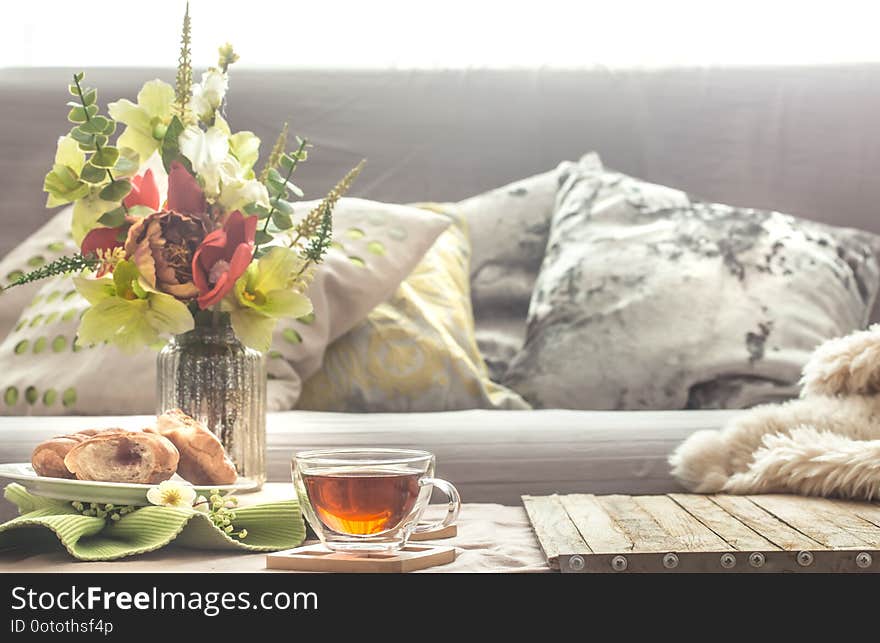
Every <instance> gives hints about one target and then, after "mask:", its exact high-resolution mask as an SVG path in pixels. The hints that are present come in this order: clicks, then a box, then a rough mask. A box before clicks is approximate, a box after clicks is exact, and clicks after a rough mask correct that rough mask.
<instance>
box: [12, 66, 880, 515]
mask: <svg viewBox="0 0 880 643" xmlns="http://www.w3.org/2000/svg"><path fill="white" fill-rule="evenodd" d="M71 71H72V70H64V69H45V70H19V69H7V70H0V113H2V114H4V115H5V116H4V117H3V119H2V121H0V150H2V153H0V186H2V190H3V194H4V196H5V200H4V206H3V210H2V212H0V218H2V225H3V234H2V236H0V252H6V251H8V250H9V249H10V248H12V247H14V246H15V245H16V244H17V243H19V242H20V241H21V240H22V239H23V238H24V237H26V236H27V235H28V234H29V233H30V232H32V231H33V230H34V229H36V228H37V227H38V226H39V225H41V224H42V223H43V222H45V221H46V220H47V218H48V217H49V213H48V212H46V211H45V210H44V209H43V208H42V204H43V201H44V195H43V194H42V193H41V185H42V177H43V175H44V173H45V172H46V170H47V169H48V167H49V165H50V163H51V159H52V154H53V151H54V137H55V135H57V134H61V133H63V132H64V131H65V128H66V122H65V120H64V116H65V108H64V103H65V101H66V100H67V94H66V92H67V90H66V85H67V82H68V78H69V76H70V73H71ZM86 71H87V73H88V76H89V82H90V83H92V84H94V85H95V86H97V87H98V88H99V98H100V100H101V102H102V103H103V102H105V101H106V100H107V99H109V98H115V97H118V96H129V97H132V98H133V95H134V94H135V92H136V90H137V88H138V87H139V85H140V83H142V82H143V81H144V80H146V79H148V78H151V77H155V76H159V77H162V78H164V79H166V80H168V81H171V80H172V79H173V71H172V70H170V69H163V70H106V69H105V70H98V71H94V72H92V71H90V70H86ZM231 83H232V88H233V89H234V91H233V92H232V93H231V94H230V103H229V106H228V117H229V119H230V121H232V122H233V124H234V126H235V127H236V128H237V129H252V130H253V131H255V132H256V133H257V134H258V135H259V136H260V137H261V138H263V140H264V141H270V140H272V139H273V138H274V136H275V133H276V129H277V127H278V125H279V124H280V123H281V122H283V121H284V120H289V121H290V123H291V127H292V130H293V131H295V132H297V133H299V134H301V135H308V136H309V137H310V138H311V139H312V140H313V141H314V142H315V145H316V148H315V151H314V154H313V155H312V157H311V158H310V160H309V162H308V163H307V164H306V165H305V166H304V167H303V168H302V171H301V174H300V177H299V183H300V184H301V185H303V186H305V187H306V189H307V191H308V192H310V193H311V194H312V195H317V194H320V193H322V191H324V190H326V189H327V188H328V187H329V186H330V185H331V183H332V182H333V181H334V180H335V179H336V178H337V177H338V176H341V175H342V174H343V173H344V172H345V171H346V170H347V169H348V168H349V167H351V166H352V165H354V164H355V163H356V162H357V160H359V159H360V158H361V157H368V158H369V160H370V163H369V166H368V169H367V171H366V172H365V174H364V175H363V177H362V178H361V180H360V181H359V182H358V184H357V186H356V188H355V190H354V191H353V195H354V196H362V197H367V198H373V199H377V200H384V201H392V202H410V201H424V200H436V201H449V200H457V199H460V198H463V197H467V196H470V195H473V194H476V193H479V192H481V191H484V190H487V189H489V188H492V187H496V186H499V185H502V184H504V183H506V182H509V181H512V180H515V179H518V178H523V177H526V176H529V175H531V174H535V173H538V172H542V171H545V170H548V169H551V168H553V167H554V166H556V164H557V163H558V162H559V161H560V160H563V159H576V158H578V157H579V156H580V155H581V154H582V153H583V152H585V151H587V150H591V149H593V150H597V151H598V152H599V153H600V154H601V155H602V158H603V161H604V162H605V164H606V165H607V166H609V167H612V168H615V169H619V170H621V171H624V172H627V173H629V174H632V175H635V176H639V177H642V178H645V179H647V180H650V181H654V182H659V183H664V184H667V185H672V186H676V187H680V188H683V189H686V190H688V191H690V192H692V193H695V194H698V195H700V196H702V197H705V198H707V199H712V200H717V201H721V202H727V203H732V204H742V205H750V206H755V207H763V208H773V209H779V210H782V211H786V212H790V213H792V214H797V215H800V216H803V217H807V218H812V219H817V220H821V221H825V222H828V223H833V224H838V225H847V226H856V227H861V228H864V229H867V230H871V231H874V232H880V218H878V217H877V216H876V214H875V203H877V202H878V201H880V182H878V181H877V180H876V173H877V166H878V165H880V128H878V127H877V126H876V124H875V119H876V114H878V113H880V65H865V66H843V67H834V66H828V67H821V68H760V69H745V68H738V69H685V70H666V71H654V72H648V71H626V72H611V71H608V70H603V69H595V70H583V71H547V70H540V71H537V70H536V71H510V72H502V71H439V72H423V71H418V72H415V71H414V72H409V71H393V72H392V71H388V72H385V71H382V72H351V71H271V72H269V71H261V72H257V71H241V70H234V73H233V75H232V81H231ZM732 413H733V412H713V411H691V412H641V413H632V412H623V413H607V412H589V411H527V412H518V413H507V412H491V411H474V412H463V413H442V414H430V415H422V416H419V415H402V416H383V415H380V416H345V415H341V414H315V413H298V412H290V413H281V414H275V415H274V416H273V417H270V421H269V454H270V478H271V479H275V480H284V479H287V477H288V470H287V467H288V461H289V456H290V453H291V452H292V451H293V450H295V449H297V448H304V447H308V446H321V445H328V444H343V443H346V444H366V443H373V444H380V443H381V444H387V445H408V446H421V447H424V448H429V449H432V450H434V451H436V452H437V454H438V459H439V462H440V466H439V469H438V473H439V475H441V476H446V477H449V478H451V479H452V480H454V481H456V482H457V483H458V484H459V485H460V486H461V487H462V491H463V496H464V497H465V499H466V500H471V501H500V502H505V503H509V504H512V503H515V502H517V498H518V495H519V494H520V493H548V492H552V491H560V492H566V491H584V492H630V493H639V492H642V493H651V492H655V493H656V492H662V491H667V490H670V489H675V488H676V487H675V483H674V482H673V481H672V479H671V478H670V477H669V474H668V468H667V466H666V464H665V459H666V457H667V455H668V453H669V452H670V451H671V450H672V449H673V448H674V446H675V445H676V444H677V443H679V442H680V441H681V440H682V439H683V438H684V437H685V436H687V435H688V434H689V433H690V432H692V431H694V430H696V429H699V428H715V427H719V426H721V425H722V424H723V423H724V421H726V420H727V419H729V418H730V417H732ZM106 421H107V420H93V419H91V418H68V419H61V418H59V419H51V418H50V419H45V418H43V419H40V418H21V419H19V418H0V461H15V460H18V461H20V460H22V459H27V457H28V454H29V451H30V448H31V447H32V445H33V444H34V443H35V442H36V441H39V440H40V439H42V438H43V437H46V436H48V435H52V434H56V433H59V432H64V431H66V430H70V429H74V428H76V427H82V426H83V425H87V424H92V423H95V422H101V423H106ZM130 421H131V422H134V423H137V422H138V421H139V420H130Z"/></svg>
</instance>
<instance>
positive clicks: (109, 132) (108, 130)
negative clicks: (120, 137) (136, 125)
mask: <svg viewBox="0 0 880 643" xmlns="http://www.w3.org/2000/svg"><path fill="white" fill-rule="evenodd" d="M96 118H97V117H96ZM101 133H102V134H104V135H105V136H113V134H115V133H116V121H114V120H113V119H110V118H108V119H107V124H106V125H105V126H104V131H103V132H101Z"/></svg>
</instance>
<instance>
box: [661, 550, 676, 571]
mask: <svg viewBox="0 0 880 643" xmlns="http://www.w3.org/2000/svg"><path fill="white" fill-rule="evenodd" d="M663 566H664V567H665V568H666V569H675V568H676V567H678V556H676V555H675V554H673V553H672V552H669V553H668V554H666V555H665V556H664V557H663Z"/></svg>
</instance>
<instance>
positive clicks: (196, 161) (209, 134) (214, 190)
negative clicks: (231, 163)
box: [178, 125, 234, 200]
mask: <svg viewBox="0 0 880 643" xmlns="http://www.w3.org/2000/svg"><path fill="white" fill-rule="evenodd" d="M178 144H179V145H180V152H181V153H182V154H183V155H184V156H185V157H186V158H188V159H189V161H190V163H192V168H193V171H194V172H195V173H196V174H197V175H198V177H199V178H200V179H202V182H203V184H204V185H203V187H204V189H205V195H206V196H207V197H208V198H209V199H211V200H214V199H216V198H217V196H218V195H219V194H220V164H221V163H223V162H224V161H226V159H227V158H228V157H229V135H228V134H227V132H226V131H224V129H223V128H221V127H218V126H216V125H215V126H213V127H209V128H208V131H206V132H205V131H202V130H201V129H199V128H198V127H196V126H194V125H190V126H189V127H187V128H186V129H185V130H183V132H181V134H180V138H179V139H178ZM233 160H234V159H233Z"/></svg>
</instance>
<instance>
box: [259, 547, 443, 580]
mask: <svg viewBox="0 0 880 643" xmlns="http://www.w3.org/2000/svg"><path fill="white" fill-rule="evenodd" d="M454 560H455V547H441V546H439V545H412V544H407V546H406V547H404V548H403V549H401V550H400V551H399V552H397V553H394V554H383V553H375V554H368V553H364V554H348V553H340V552H334V551H330V550H329V549H327V548H326V547H324V545H322V544H320V543H318V544H315V545H306V546H305V547H297V548H296V549H288V550H287V551H279V552H275V553H273V554H268V555H267V556H266V567H268V568H269V569H289V570H297V571H304V572H348V573H357V574H362V573H367V574H377V573H378V574H381V573H392V574H393V573H402V572H412V571H415V570H417V569H425V568H427V567H434V566H436V565H445V564H446V563H451V562H452V561H454Z"/></svg>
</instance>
